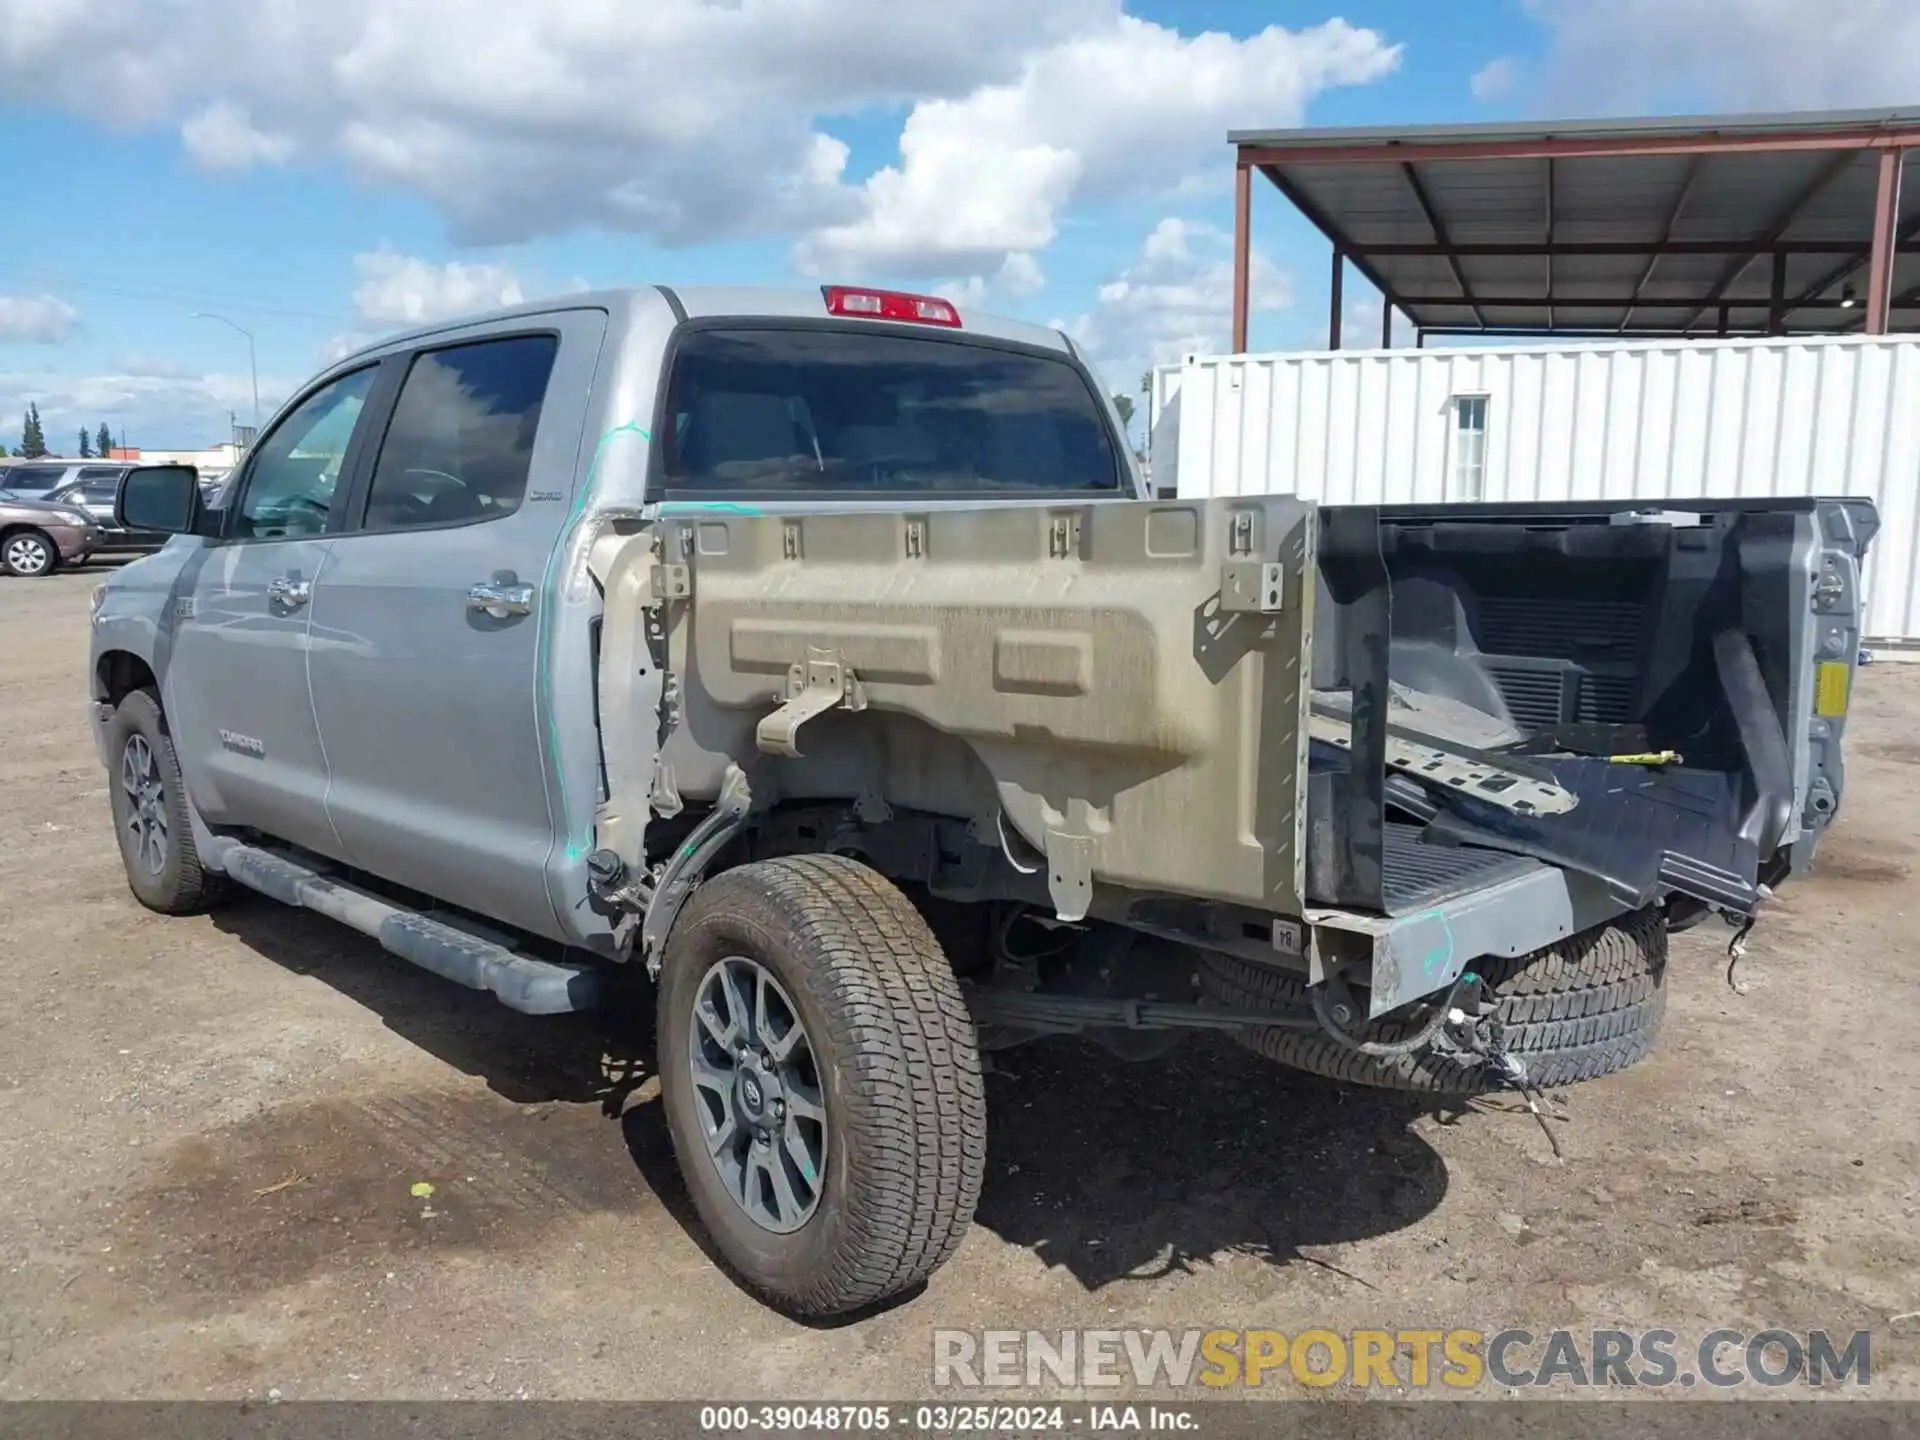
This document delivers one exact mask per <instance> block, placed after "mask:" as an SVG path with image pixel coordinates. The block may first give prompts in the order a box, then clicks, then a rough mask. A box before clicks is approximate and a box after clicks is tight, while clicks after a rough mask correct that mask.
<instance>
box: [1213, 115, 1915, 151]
mask: <svg viewBox="0 0 1920 1440" xmlns="http://www.w3.org/2000/svg"><path fill="white" fill-rule="evenodd" d="M1871 125H1883V126H1888V127H1894V126H1903V125H1920V108H1915V107H1913V106H1901V107H1899V108H1897V109H1892V110H1885V109H1882V110H1782V111H1768V112H1762V113H1756V114H1747V115H1656V116H1650V117H1634V118H1630V119H1601V118H1596V119H1586V120H1491V121H1477V122H1475V123H1473V124H1469V125H1355V126H1345V127H1342V126H1315V127H1313V128H1311V129H1304V130H1232V131H1229V132H1228V134H1227V143H1228V144H1231V145H1366V144H1372V143H1378V144H1382V145H1388V144H1395V145H1444V144H1453V143H1457V142H1467V141H1483V140H1644V139H1647V138H1649V137H1651V136H1660V137H1661V138H1672V137H1674V136H1679V135H1691V136H1701V137H1705V136H1709V135H1716V136H1717V135H1755V136H1760V135H1770V134H1772V135H1777V134H1798V133H1801V132H1807V131H1822V130H1855V129H1859V128H1862V127H1864V126H1871Z"/></svg>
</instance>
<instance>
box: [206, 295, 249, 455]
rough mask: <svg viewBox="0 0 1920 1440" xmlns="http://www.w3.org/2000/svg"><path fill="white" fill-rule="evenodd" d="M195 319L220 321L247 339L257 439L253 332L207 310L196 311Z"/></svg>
mask: <svg viewBox="0 0 1920 1440" xmlns="http://www.w3.org/2000/svg"><path fill="white" fill-rule="evenodd" d="M193 318H194V319H196V320H218V321H219V322H220V323H221V324H222V325H225V326H226V327H227V328H228V329H230V330H238V331H239V332H240V333H241V334H242V335H244V336H246V337H247V369H248V371H249V372H250V373H251V374H252V377H253V433H254V435H255V436H256V437H257V436H258V435H259V434H260V366H259V365H258V363H257V362H256V361H255V360H254V358H253V332H252V331H251V330H249V329H247V328H246V327H245V326H241V325H235V324H234V323H233V321H231V320H229V319H227V317H226V316H224V315H213V314H209V313H208V312H207V311H205V310H196V311H194V312H193Z"/></svg>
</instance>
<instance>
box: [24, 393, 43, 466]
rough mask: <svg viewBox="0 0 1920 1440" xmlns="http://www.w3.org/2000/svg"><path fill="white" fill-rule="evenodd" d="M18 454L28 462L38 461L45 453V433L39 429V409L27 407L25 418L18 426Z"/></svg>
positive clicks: (32, 406)
mask: <svg viewBox="0 0 1920 1440" xmlns="http://www.w3.org/2000/svg"><path fill="white" fill-rule="evenodd" d="M20 453H21V455H23V456H24V457H26V458H27V459H29V460H38V459H39V458H40V457H41V456H42V455H45V454H46V453H47V433H46V431H44V430H42V429H41V428H40V407H39V406H38V405H29V406H27V413H26V418H25V419H24V420H23V421H22V422H21V425H20Z"/></svg>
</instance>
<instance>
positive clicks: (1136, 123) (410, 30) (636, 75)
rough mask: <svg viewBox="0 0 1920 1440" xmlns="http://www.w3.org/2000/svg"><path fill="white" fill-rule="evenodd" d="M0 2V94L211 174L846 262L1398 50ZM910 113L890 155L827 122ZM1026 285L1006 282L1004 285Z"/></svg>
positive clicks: (983, 27)
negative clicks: (162, 131) (777, 243)
mask: <svg viewBox="0 0 1920 1440" xmlns="http://www.w3.org/2000/svg"><path fill="white" fill-rule="evenodd" d="M906 8H907V9H908V10H910V11H911V17H910V19H911V23H906V22H905V21H903V19H902V7H901V6H900V4H899V3H898V0H645V3H633V4H614V3H608V0H545V3H541V4H512V3H508V0H275V3H272V4H262V3H260V0H196V3H194V4H192V5H184V4H168V5H159V4H148V5H133V4H128V3H126V0H58V3H55V4H52V5H49V4H47V3H46V0H0V93H4V94H6V95H7V96H8V98H9V100H10V101H11V102H13V103H16V104H19V103H23V102H24V103H30V104H31V103H36V102H38V103H51V104H56V105H60V106H64V107H66V108H68V109H70V110H73V111H78V112H81V113H84V114H88V115H92V116H95V117H99V118H104V119H107V120H109V121H112V122H114V123H117V124H122V125H130V126H144V127H162V126H165V127H179V129H180V131H181V133H182V136H183V139H184V141H185V143H186V145H187V147H188V148H189V150H190V151H191V152H192V153H193V155H194V156H195V157H196V158H197V159H198V160H199V162H200V163H202V164H205V165H210V166H216V167H229V168H231V167H244V166H248V165H260V164H270V163H286V162H291V161H295V160H302V161H307V162H311V163H318V162H321V161H323V160H326V159H335V160H343V161H344V162H345V163H346V164H347V165H348V166H349V167H350V168H351V170H352V171H353V172H354V173H355V174H356V175H357V176H359V177H360V178H361V179H363V180H365V181H367V182H368V183H371V184H374V185H379V186H390V187H398V188H403V189H405V190H408V191H411V192H412V193H414V194H416V195H418V196H421V197H423V198H424V199H425V200H427V201H428V202H429V203H431V204H432V205H434V206H435V207H437V209H438V210H439V211H440V212H441V214H442V215H443V216H444V217H445V218H446V220H447V221H448V223H449V225H450V228H451V232H452V236H453V238H454V240H455V241H456V242H457V243H461V244H488V243H505V242H509V241H517V240H523V239H530V238H534V237H536V236H539V235H543V234H556V233H562V232H566V231H571V230H576V229H579V228H581V227H583V226H601V227H606V228H609V229H614V230H624V231H633V232H639V233H644V234H647V235H650V236H652V237H654V238H655V239H657V240H659V241H661V242H663V243H665V244H669V245H680V244H696V243H707V242H710V241H715V240H721V239H729V238H740V237H753V236H768V235H795V234H799V235H805V236H809V237H811V238H810V239H809V240H808V243H807V244H806V245H805V246H804V247H803V251H802V258H803V259H804V260H806V261H807V262H808V263H811V264H814V265H818V266H825V267H836V268H839V269H841V271H842V273H849V274H851V273H853V272H855V271H860V270H871V271H873V272H875V273H882V272H888V271H892V272H896V273H900V274H912V275H916V276H920V277H941V276H956V275H957V276H961V277H963V278H964V277H967V276H980V277H982V278H985V277H988V276H992V275H994V274H995V273H996V272H998V271H1000V270H1001V269H1002V267H1003V266H1005V265H1006V263H1007V257H1008V256H1009V255H1012V254H1032V253H1035V252H1037V251H1039V250H1041V249H1043V248H1044V247H1045V246H1046V245H1047V243H1048V242H1049V241H1050V240H1051V239H1052V238H1053V236H1054V233H1055V231H1056V229H1057V227H1058V224H1059V221H1060V215H1061V211H1062V209H1063V207H1065V206H1067V205H1069V204H1079V203H1085V202H1089V201H1098V200H1101V199H1104V198H1110V197H1115V196H1125V195H1134V194H1143V193H1144V194H1155V195H1158V194H1163V193H1166V192H1167V191H1169V190H1171V189H1173V188H1174V187H1176V186H1178V185H1179V184H1180V183H1181V182H1182V181H1183V180H1186V179H1189V178H1190V177H1191V175H1192V174H1193V173H1195V172H1196V171H1199V170H1205V171H1209V172H1212V171H1218V172H1220V173H1221V174H1224V173H1225V172H1226V169H1227V166H1226V163H1225V145H1224V138H1225V131H1226V130H1227V129H1228V128H1231V126H1232V125H1234V124H1260V123H1272V124H1290V123H1293V122H1295V121H1297V120H1299V119H1300V118H1301V114H1302V111H1303V107H1304V106H1305V105H1306V104H1307V102H1308V101H1309V100H1310V99H1311V98H1312V97H1313V96H1314V95H1315V94H1317V93H1319V92H1320V91H1322V90H1324V89H1326V88H1328V87H1329V86H1334V85H1341V84H1350V83H1360V82H1364V81H1368V80H1372V79H1375V78H1377V77H1379V76H1381V75H1383V74H1385V73H1387V72H1388V71H1389V70H1391V69H1392V68H1393V66H1394V65H1395V64H1396V63H1397V57H1398V51H1397V49H1395V48H1394V47H1391V46H1389V45H1388V44H1386V43H1385V42H1384V41H1383V40H1382V39H1381V38H1380V37H1379V36H1378V35H1376V34H1374V33H1373V32H1372V31H1368V30H1362V29H1357V28H1354V27H1352V26H1349V25H1347V24H1346V23H1344V22H1341V21H1331V22H1328V23H1327V24H1324V25H1320V26H1316V27H1313V28H1309V29H1303V30H1299V31H1290V30H1286V29H1282V28H1279V27H1277V26H1276V27H1270V28H1268V29H1266V30H1264V31H1262V32H1260V33H1259V34H1257V35H1254V36H1251V37H1249V38H1245V39H1236V38H1234V37H1232V36H1228V35H1223V34H1201V35H1192V36H1184V35H1181V34H1179V33H1177V32H1176V31H1174V30H1171V29H1168V28H1165V27H1163V26H1159V25H1154V24H1149V23H1147V22H1145V21H1141V20H1137V19H1133V18H1130V17H1128V16H1126V15H1125V14H1123V12H1122V0H1045V3H1035V0H940V3H930V0H923V3H917V4H914V5H912V6H909V7H906ZM892 113H905V114H906V116H907V118H906V121H905V123H904V128H903V131H902V133H901V137H900V152H899V153H900V158H899V162H898V164H896V165H893V166H889V167H887V168H886V169H883V170H882V171H881V172H880V173H878V174H876V175H873V176H870V177H858V176H853V177H850V176H849V174H848V171H847V166H848V160H849V150H848V147H847V145H846V143H845V142H844V141H843V140H842V139H841V138H840V137H839V136H838V135H837V134H836V133H835V132H836V130H837V129H838V128H839V127H840V126H841V125H842V124H843V123H844V122H845V121H847V120H848V119H849V118H850V117H855V116H859V117H863V118H864V119H866V120H871V118H872V117H875V116H884V115H888V114H892ZM1014 278H1015V277H1014V276H1012V275H1009V276H1008V280H1009V281H1011V280H1013V279H1014Z"/></svg>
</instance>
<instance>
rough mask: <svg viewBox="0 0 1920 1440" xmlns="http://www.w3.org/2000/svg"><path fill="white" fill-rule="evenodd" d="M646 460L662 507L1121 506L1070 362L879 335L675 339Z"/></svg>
mask: <svg viewBox="0 0 1920 1440" xmlns="http://www.w3.org/2000/svg"><path fill="white" fill-rule="evenodd" d="M661 418H662V420H663V422H664V423H663V425H662V434H661V435H660V436H659V437H658V439H659V440H660V441H661V442H662V443H660V444H658V445H657V446H656V447H655V458H654V467H655V474H654V477H653V479H654V484H653V485H652V486H651V487H650V488H652V489H653V490H654V491H655V492H656V494H657V495H658V496H659V497H660V498H663V499H675V498H681V499H698V498H702V497H713V496H732V495H738V496H749V495H760V496H766V497H771V498H776V499H777V498H782V497H797V496H800V495H807V496H821V497H828V496H845V497H848V498H860V497H863V496H865V497H870V496H873V495H875V494H889V495H898V494H913V495H924V496H928V497H930V498H954V499H959V498H966V497H1004V496H1007V495H1013V494H1044V495H1056V494H1060V495H1069V496H1074V497H1085V496H1096V495H1101V494H1107V495H1118V494H1122V493H1129V492H1127V491H1126V489H1125V485H1126V480H1125V476H1126V470H1125V467H1124V466H1123V465H1122V463H1121V458H1120V454H1119V451H1118V449H1117V447H1116V445H1115V441H1114V437H1113V435H1112V433H1111V430H1110V428H1109V425H1108V423H1107V419H1106V415H1105V411H1104V409H1103V407H1102V404H1101V401H1100V399H1099V397H1098V395H1097V394H1096V393H1095V391H1094V389H1093V387H1092V385H1091V384H1090V383H1089V381H1088V379H1087V378H1086V375H1085V372H1084V371H1082V370H1081V369H1080V368H1079V367H1078V366H1076V365H1075V364H1073V363H1072V361H1071V360H1069V359H1068V358H1067V357H1066V356H1064V355H1059V354H1053V353H1050V352H1047V351H1044V350H1040V349H1035V348H1029V347H1026V346H1017V345H1010V344H1005V343H1001V342H997V341H983V340H980V339H977V338H971V339H970V338H961V337H959V336H955V335H952V334H942V335H939V336H921V335H914V334H902V333H898V332H895V331H893V330H887V329H881V328H879V327H877V326H874V327H867V326H864V325H845V324H832V325H805V324H794V323H791V322H789V323H784V324H782V323H778V322H774V323H760V324H755V323H752V322H745V321H741V322H725V323H722V324H716V325H706V324H698V325H694V326H690V327H688V328H687V329H685V330H684V331H683V332H682V334H681V335H680V337H679V338H678V340H677V342H676V344H675V346H674V348H673V353H672V367H671V372H670V375H669V380H668V387H667V396H666V401H665V406H664V413H663V415H662V417H661Z"/></svg>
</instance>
